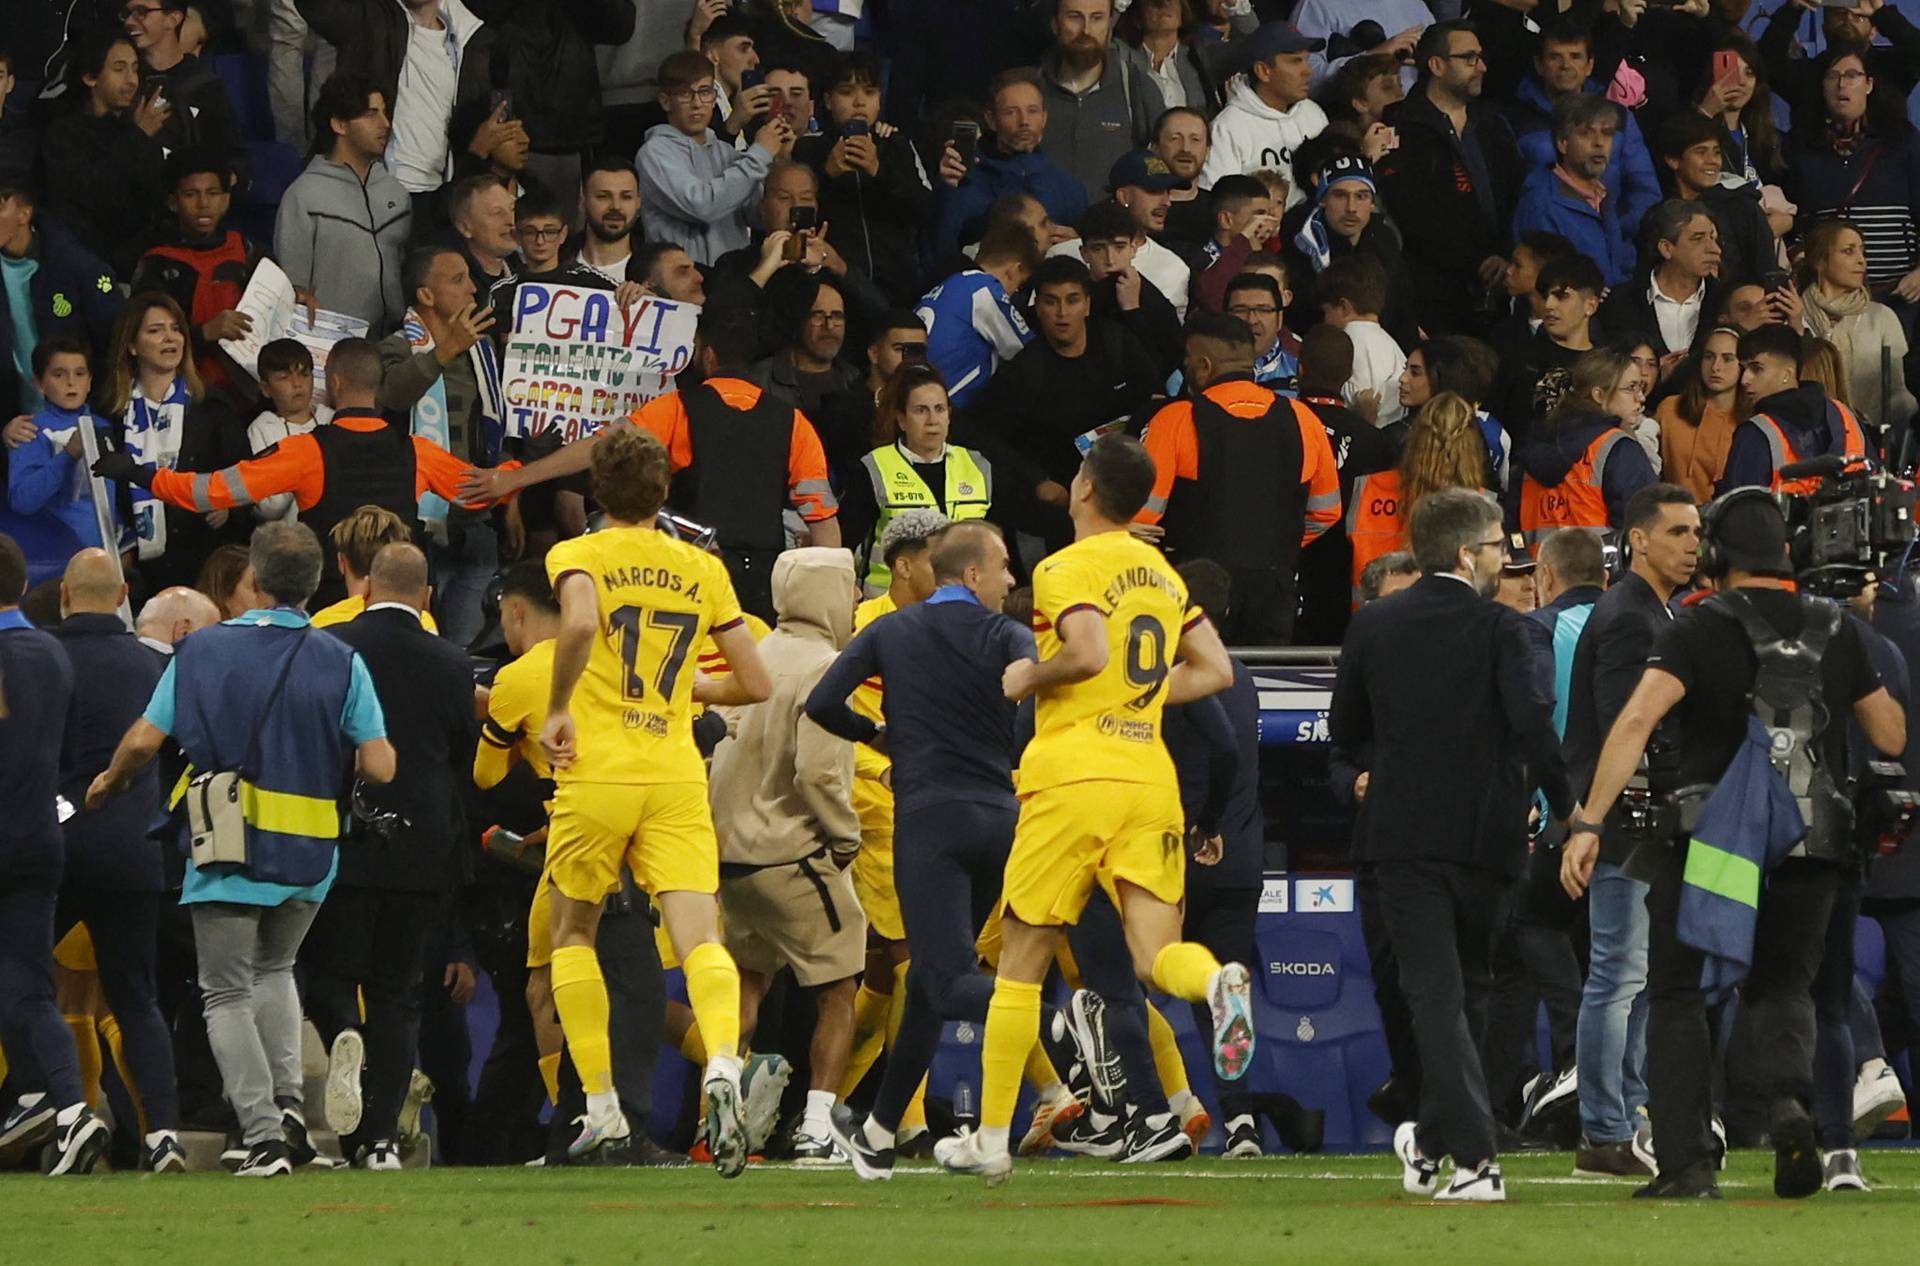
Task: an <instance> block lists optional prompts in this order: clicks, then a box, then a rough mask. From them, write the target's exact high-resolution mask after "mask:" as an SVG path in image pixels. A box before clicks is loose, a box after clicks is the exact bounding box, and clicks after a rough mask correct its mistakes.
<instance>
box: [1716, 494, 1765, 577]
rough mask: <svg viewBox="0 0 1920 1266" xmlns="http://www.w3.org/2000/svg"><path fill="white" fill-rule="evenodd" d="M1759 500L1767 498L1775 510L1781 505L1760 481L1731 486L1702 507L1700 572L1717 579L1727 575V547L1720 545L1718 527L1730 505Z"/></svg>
mask: <svg viewBox="0 0 1920 1266" xmlns="http://www.w3.org/2000/svg"><path fill="white" fill-rule="evenodd" d="M1760 500H1764V501H1765V502H1766V503H1767V504H1768V505H1770V506H1772V507H1773V508H1774V509H1775V510H1776V511H1777V510H1778V509H1779V508H1780V503H1779V502H1778V501H1775V500H1774V497H1773V493H1772V492H1771V491H1770V490H1769V489H1766V488H1762V487H1760V486H1759V485H1757V484H1752V485H1748V486H1747V487H1744V488H1734V489H1731V490H1729V491H1727V492H1724V493H1722V494H1720V495H1719V496H1717V497H1715V498H1714V499H1713V500H1712V501H1709V502H1707V504H1706V505H1704V506H1702V507H1700V574H1701V575H1703V576H1707V577H1710V578H1712V579H1715V580H1718V579H1720V578H1721V577H1723V576H1725V575H1726V574H1727V568H1728V560H1727V552H1726V548H1725V547H1724V546H1722V545H1721V544H1720V538H1719V528H1720V526H1721V524H1722V522H1723V521H1724V520H1725V519H1726V517H1727V510H1728V507H1730V506H1734V505H1738V504H1739V503H1741V502H1743V501H1760Z"/></svg>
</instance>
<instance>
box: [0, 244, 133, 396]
mask: <svg viewBox="0 0 1920 1266" xmlns="http://www.w3.org/2000/svg"><path fill="white" fill-rule="evenodd" d="M27 257H28V258H29V259H33V260H35V261H37V262H38V263H39V265H40V267H39V271H37V272H35V273H34V275H33V280H32V281H31V282H29V283H28V293H29V294H30V295H31V296H32V298H33V311H32V312H31V313H30V314H29V315H30V317H31V319H32V321H33V329H34V334H35V337H37V338H38V339H40V340H42V341H45V340H46V339H49V338H52V337H54V336H55V335H59V334H72V335H77V336H79V337H80V338H83V339H85V340H86V341H87V342H88V343H89V344H90V345H91V346H92V347H93V351H94V364H96V365H98V364H100V361H101V355H102V353H104V352H105V351H106V348H107V339H108V338H109V337H110V336H111V335H112V334H113V322H114V318H115V317H117V316H119V315H120V295H119V292H118V291H117V290H115V288H114V278H113V270H112V269H110V268H108V267H107V265H106V263H105V261H103V260H102V259H101V258H100V257H99V256H97V255H95V254H94V253H93V252H91V251H89V250H88V249H87V248H86V247H84V246H82V245H80V242H79V240H78V239H77V238H75V237H74V236H73V234H71V233H69V232H67V231H66V230H65V229H63V228H61V227H60V226H59V225H58V224H55V223H53V222H52V221H51V220H47V219H37V220H35V221H34V225H33V245H32V246H30V247H29V248H28V254H27ZM13 326H14V313H13V310H12V302H11V300H9V299H8V298H7V292H6V288H5V287H4V286H0V408H5V409H7V410H9V411H10V412H9V413H8V415H7V416H9V417H11V416H13V414H14V413H17V412H19V407H18V406H19V403H20V374H19V371H18V370H17V369H16V367H15V365H14V351H13ZM101 377H102V378H104V377H105V375H104V374H102V375H101Z"/></svg>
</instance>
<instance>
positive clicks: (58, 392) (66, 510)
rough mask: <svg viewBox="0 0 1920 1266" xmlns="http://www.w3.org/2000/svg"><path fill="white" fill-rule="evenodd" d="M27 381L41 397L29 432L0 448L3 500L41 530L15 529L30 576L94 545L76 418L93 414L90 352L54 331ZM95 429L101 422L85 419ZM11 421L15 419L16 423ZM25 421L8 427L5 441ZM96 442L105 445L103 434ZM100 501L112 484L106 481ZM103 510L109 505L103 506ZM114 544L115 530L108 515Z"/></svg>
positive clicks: (111, 494)
mask: <svg viewBox="0 0 1920 1266" xmlns="http://www.w3.org/2000/svg"><path fill="white" fill-rule="evenodd" d="M33 379H34V385H35V386H37V387H38V388H39V389H40V395H41V397H42V403H41V405H40V408H39V409H38V410H37V411H36V412H35V413H34V415H33V434H32V435H31V437H29V438H26V439H25V440H24V442H22V443H20V444H19V445H18V446H17V447H15V448H14V449H13V450H12V452H10V453H9V454H8V455H7V508H8V509H10V510H12V511H13V513H14V514H16V515H19V516H21V517H22V518H23V519H26V520H30V521H33V523H34V526H35V527H38V528H42V529H44V530H42V531H31V530H28V531H22V532H21V533H20V536H21V540H20V545H21V548H22V549H23V550H24V551H25V553H26V555H27V568H28V572H29V575H30V580H29V583H30V584H38V583H39V582H40V581H42V580H46V579H49V578H51V577H56V576H58V575H60V573H61V572H62V571H63V570H65V568H66V565H67V560H68V559H70V558H72V557H73V556H74V554H76V553H78V552H79V551H80V550H83V549H87V548H90V547H95V546H98V545H100V543H101V541H100V526H99V521H98V519H97V518H96V517H95V513H94V506H93V482H92V480H91V478H90V477H89V476H88V474H87V463H86V457H85V453H86V448H85V445H84V443H83V441H82V440H81V437H80V421H81V419H82V418H89V419H92V418H93V411H92V410H91V409H90V408H89V407H88V405H87V397H88V395H89V394H90V393H91V392H92V391H93V358H92V355H91V353H89V351H88V350H87V344H86V342H85V340H83V339H80V338H77V337H75V336H72V335H60V336H56V337H54V338H50V339H45V340H43V341H42V342H41V343H40V344H39V346H37V347H35V348H34V349H33ZM93 421H94V426H95V427H96V429H97V432H98V431H104V430H105V428H104V427H103V426H102V424H101V423H100V422H99V420H98V419H93ZM16 426H18V424H16ZM25 430H26V428H25V427H18V430H10V431H9V436H8V439H9V442H12V441H13V440H14V439H16V438H19V437H20V436H21V435H22V434H24V432H25ZM101 443H102V446H103V447H105V446H107V445H108V442H107V441H106V440H104V439H103V440H102V441H101ZM106 490H107V504H108V506H109V507H111V506H113V505H115V504H117V501H118V490H117V488H116V487H115V486H114V485H113V484H111V483H109V484H107V485H106ZM109 513H110V514H111V513H112V511H111V510H109ZM115 523H116V526H115V529H114V531H115V536H116V541H115V543H116V544H120V543H121V542H120V541H119V540H118V539H117V538H119V537H120V536H121V535H123V533H122V531H121V529H120V528H119V526H118V519H117V516H115Z"/></svg>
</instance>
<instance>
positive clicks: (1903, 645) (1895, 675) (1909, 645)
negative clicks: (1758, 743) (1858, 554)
mask: <svg viewBox="0 0 1920 1266" xmlns="http://www.w3.org/2000/svg"><path fill="white" fill-rule="evenodd" d="M1914 579H1915V578H1914V575H1913V574H1912V573H1909V574H1908V575H1907V576H1906V577H1905V578H1904V580H1903V581H1902V583H1901V584H1900V587H1899V589H1898V590H1897V591H1896V592H1894V593H1887V592H1885V591H1882V592H1881V594H1880V600H1879V601H1878V602H1877V603H1875V604H1874V608H1873V629H1874V632H1875V633H1878V634H1879V635H1880V636H1878V637H1871V638H1863V639H1861V640H1862V641H1864V642H1865V643H1866V646H1867V654H1868V655H1869V656H1870V657H1871V658H1872V659H1873V666H1874V668H1875V669H1876V670H1877V671H1878V672H1879V673H1880V680H1881V681H1882V682H1884V683H1885V684H1886V687H1887V689H1888V691H1890V692H1891V693H1892V694H1893V697H1894V698H1896V699H1898V700H1899V701H1900V707H1901V709H1902V710H1903V711H1905V712H1906V714H1907V750H1906V752H1905V753H1903V754H1902V756H1901V758H1900V760H1901V763H1902V764H1904V765H1905V766H1906V769H1907V776H1906V778H1905V780H1904V781H1903V782H1902V783H1901V785H1902V786H1903V787H1905V788H1906V789H1907V790H1908V791H1920V698H1916V697H1915V695H1914V691H1913V688H1912V681H1911V676H1910V672H1909V669H1910V666H1911V665H1912V664H1914V663H1915V662H1920V597H1917V596H1916V594H1915V589H1914ZM1851 746H1852V749H1853V750H1855V751H1865V750H1866V745H1865V744H1863V743H1854V744H1852V745H1851ZM1916 837H1920V828H1917V829H1916V830H1915V832H1914V835H1913V836H1909V837H1908V839H1907V842H1906V844H1905V846H1904V847H1902V848H1901V849H1900V851H1899V852H1897V853H1894V854H1893V855H1892V856H1890V857H1876V858H1874V859H1873V862H1872V864H1871V865H1870V866H1869V867H1868V868H1867V891H1866V896H1867V898H1868V900H1886V901H1920V843H1915V838H1916Z"/></svg>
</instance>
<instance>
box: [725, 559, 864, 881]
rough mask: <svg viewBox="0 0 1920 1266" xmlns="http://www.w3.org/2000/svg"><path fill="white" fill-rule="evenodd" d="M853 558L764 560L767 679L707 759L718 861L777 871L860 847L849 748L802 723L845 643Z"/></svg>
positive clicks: (854, 598)
mask: <svg viewBox="0 0 1920 1266" xmlns="http://www.w3.org/2000/svg"><path fill="white" fill-rule="evenodd" d="M859 596H860V586H859V582H858V581H857V580H856V579H855V576H854V570H853V555H852V554H850V553H848V552H847V551H846V550H844V549H825V548H821V547H818V546H809V547H807V548H805V549H790V550H788V551H787V552H786V553H784V554H782V555H780V557H779V558H777V559H775V560H774V564H773V602H774V608H775V610H777V611H778V612H779V613H780V623H779V624H778V625H776V626H775V627H774V630H773V632H771V633H769V634H767V636H766V637H765V638H763V639H761V642H760V659H761V661H762V662H763V663H764V664H765V665H766V667H767V674H768V676H770V677H771V678H772V679H773V692H772V693H771V694H770V695H768V697H767V699H766V701H765V702H763V703H756V704H752V705H750V706H748V707H745V708H742V709H741V710H740V715H739V732H738V734H737V735H736V736H735V737H734V738H732V739H729V740H728V741H727V742H725V743H722V744H721V745H720V748H719V750H718V751H716V752H715V753H714V754H713V774H712V779H711V782H712V788H713V825H714V828H715V830H716V831H717V832H718V833H719V836H720V857H721V860H722V861H727V862H748V863H752V864H754V865H758V866H777V865H779V864H781V863H783V862H791V861H796V860H798V859H800V858H802V857H808V856H811V855H813V854H814V853H817V852H818V851H819V850H820V849H821V848H822V847H826V848H832V849H838V850H841V851H845V850H848V849H852V848H854V847H856V846H857V845H858V844H859V843H860V819H859V816H858V815H857V814H856V813H855V812H854V809H853V744H851V743H849V742H847V741H846V740H845V739H841V738H836V737H835V736H833V735H831V734H829V733H827V732H826V731H825V730H823V729H821V728H820V727H819V726H817V725H815V724H814V723H813V722H812V721H811V720H809V719H808V718H807V714H806V709H805V705H806V701H807V696H808V695H809V694H811V693H813V688H814V686H815V685H816V684H818V682H819V680H820V678H821V677H823V676H824V675H825V674H826V671H827V667H828V665H830V664H832V663H833V661H834V659H835V657H836V656H837V655H838V654H839V651H840V649H841V648H842V647H844V646H845V645H846V644H847V643H848V642H849V641H850V640H852V637H853V608H854V604H855V603H856V602H858V601H859Z"/></svg>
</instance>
